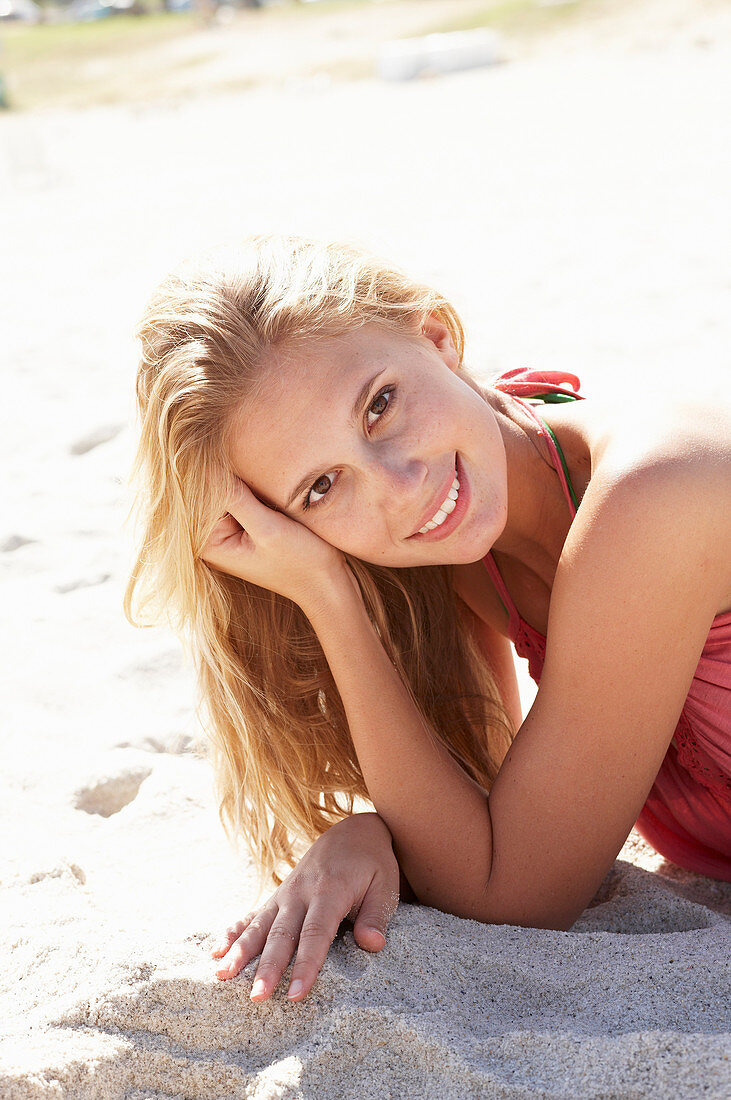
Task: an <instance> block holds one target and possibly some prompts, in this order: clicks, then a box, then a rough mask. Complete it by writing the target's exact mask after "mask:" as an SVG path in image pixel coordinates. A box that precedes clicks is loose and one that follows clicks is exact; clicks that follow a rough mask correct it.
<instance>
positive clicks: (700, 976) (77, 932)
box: [0, 0, 731, 1100]
mask: <svg viewBox="0 0 731 1100" xmlns="http://www.w3.org/2000/svg"><path fill="white" fill-rule="evenodd" d="M661 9H662V11H664V12H665V15H662V14H658V12H661ZM642 10H643V12H644V13H645V18H644V19H638V20H637V21H635V22H631V21H630V22H627V21H626V20H625V21H624V22H620V23H618V24H617V26H616V27H615V26H614V25H613V24H607V27H606V33H602V34H601V35H597V34H595V33H594V32H591V33H590V32H589V31H587V32H585V33H584V32H582V33H579V32H575V33H573V32H572V33H571V34H568V33H567V34H566V35H565V36H563V37H559V38H557V39H556V40H555V41H554V42H553V44H552V45H551V48H550V50H549V49H541V48H539V47H536V48H535V49H534V50H533V51H532V52H529V53H528V54H526V55H525V56H522V55H521V56H520V57H519V58H517V59H515V60H514V61H512V62H510V63H509V64H506V65H504V66H501V67H499V68H497V69H492V70H485V71H475V72H471V73H465V74H461V75H458V76H453V77H449V78H444V79H440V80H432V81H426V82H422V83H418V84H413V85H403V86H398V87H391V86H385V85H381V84H378V83H375V82H373V83H367V82H364V83H362V84H354V85H350V86H335V85H334V86H332V87H330V88H328V87H325V86H322V85H321V84H318V83H317V82H314V83H311V84H305V85H301V86H296V87H293V88H279V89H277V88H270V89H261V90H259V91H256V92H251V93H248V94H245V95H237V96H235V97H228V98H225V97H221V98H217V99H213V98H210V99H201V100H198V101H192V102H190V103H184V104H181V105H180V106H179V107H177V108H165V109H163V108H149V109H147V110H143V111H140V110H134V111H133V110H126V109H121V108H119V109H113V110H112V109H109V110H96V111H92V112H88V113H85V114H71V113H68V114H58V115H36V116H33V115H30V116H25V117H20V116H17V117H3V118H0V156H1V157H2V160H1V161H0V219H1V221H0V240H1V241H2V251H3V267H4V271H5V273H6V280H4V283H5V284H7V285H4V286H3V294H2V301H1V302H0V324H1V325H2V328H1V330H0V340H1V341H2V343H1V347H2V358H3V363H4V369H3V412H4V415H5V416H6V417H7V420H6V422H5V423H4V424H3V433H2V439H1V440H0V447H1V448H2V460H3V469H4V470H5V472H6V476H5V478H4V479H3V480H4V482H5V485H4V488H3V508H2V512H1V513H0V564H1V566H2V574H1V577H0V584H1V585H2V588H1V590H0V600H1V601H2V607H3V620H4V630H3V634H2V641H1V643H0V644H1V645H2V653H1V654H0V656H1V657H2V660H1V661H0V676H1V677H2V680H1V682H0V692H1V693H2V694H1V696H0V697H1V698H2V701H3V709H2V727H1V728H2V737H1V741H0V769H1V774H2V777H3V778H2V798H1V799H0V830H1V835H2V837H3V843H2V849H1V851H0V884H1V892H0V906H1V908H0V943H1V944H2V963H3V965H2V968H1V969H0V990H1V991H2V994H1V995H2V1007H1V1011H0V1021H1V1022H0V1032H5V1033H7V1034H6V1035H5V1037H4V1041H3V1043H2V1053H1V1054H0V1095H1V1096H2V1097H3V1100H5V1098H6V1097H7V1098H8V1100H15V1098H23V1100H25V1098H32V1097H44V1098H45V1097H74V1098H76V1097H79V1098H83V1100H86V1098H92V1097H99V1098H103V1100H111V1098H122V1097H124V1098H125V1100H152V1098H163V1097H165V1098H172V1097H186V1098H204V1097H206V1098H208V1097H211V1098H213V1097H215V1098H222V1097H234V1096H235V1097H243V1096H250V1097H256V1098H264V1097H275V1096H276V1097H318V1098H322V1100H336V1098H341V1097H342V1098H353V1100H356V1098H357V1100H367V1098H371V1097H378V1098H380V1097H394V1098H399V1100H401V1098H409V1100H411V1098H413V1100H417V1098H419V1100H421V1098H425V1097H429V1098H434V1100H452V1098H454V1100H462V1098H465V1097H511V1098H512V1097H516V1098H517V1097H557V1098H558V1097H562V1098H563V1097H577V1098H582V1100H583V1098H588V1097H597V1098H598V1097H602V1098H607V1097H678V1098H685V1097H695V1096H701V1095H702V1096H704V1097H710V1098H719V1100H720V1098H721V1097H723V1098H725V1097H727V1096H728V1095H730V1094H731V1071H730V1069H729V1057H728V1056H729V1041H728V1028H729V1011H728V1004H729V996H728V994H729V989H730V983H729V973H728V954H729V943H730V937H729V923H728V915H729V911H730V910H731V891H730V890H729V888H728V887H725V886H721V885H719V884H715V883H712V882H711V881H710V880H707V879H703V878H700V877H698V876H693V875H689V874H686V873H684V872H680V871H678V870H677V869H675V868H672V867H671V866H670V865H668V864H666V863H664V862H663V861H662V860H660V859H659V858H658V857H656V856H655V855H653V854H652V853H650V852H649V850H648V849H646V848H645V847H644V846H643V845H642V844H641V843H639V842H638V841H637V839H636V838H634V839H633V838H631V840H630V843H629V844H628V846H627V847H626V848H625V851H624V853H623V858H622V860H620V861H619V862H618V863H617V864H616V865H615V869H614V870H613V871H612V872H611V874H610V875H609V877H608V879H607V881H606V882H605V884H604V886H603V888H602V891H601V892H600V894H599V896H598V898H597V899H596V901H595V903H594V905H593V906H592V907H590V908H589V909H588V910H587V912H586V913H585V914H584V916H583V917H582V919H581V921H580V922H579V923H578V924H577V925H576V926H575V928H574V929H573V930H572V931H571V932H570V933H557V932H546V931H528V930H523V929H515V928H499V927H498V928H492V927H483V926H480V925H478V924H474V923H472V922H468V921H462V920H458V919H456V918H453V917H449V916H446V915H444V914H440V913H437V912H435V911H433V910H428V909H424V908H421V907H411V906H402V907H401V908H400V909H399V911H398V913H397V915H396V917H395V918H394V920H393V922H392V925H391V927H390V930H389V935H388V941H387V945H386V948H385V949H384V951H383V952H381V953H380V954H377V955H369V954H367V953H365V952H363V951H361V950H360V949H359V948H358V947H356V946H355V945H354V943H353V940H352V935H351V934H350V933H346V935H345V936H344V938H343V939H342V940H338V941H336V943H335V945H334V946H333V948H332V950H331V953H330V956H329V958H328V960H327V963H326V965H325V968H324V970H323V972H322V975H321V977H320V979H319V981H318V983H317V985H316V987H315V990H314V992H313V994H312V995H311V997H310V998H309V999H308V1000H307V1001H305V1002H304V1003H303V1004H301V1005H289V1004H286V1003H285V1002H284V999H283V993H282V992H279V993H278V994H277V995H276V997H275V998H274V1000H273V1001H272V1002H271V1003H267V1004H264V1005H260V1006H254V1005H252V1004H251V1003H250V1001H249V999H248V992H249V989H250V977H251V975H252V973H253V971H252V970H251V968H249V970H248V971H247V973H246V974H245V975H242V976H241V977H239V978H238V979H236V980H235V981H233V982H230V983H219V982H218V981H217V980H216V978H215V977H214V964H213V963H212V961H211V960H210V957H209V951H210V947H211V946H212V943H213V942H214V939H215V935H216V933H217V932H219V931H220V930H221V929H222V928H224V927H225V926H226V925H227V924H229V923H231V922H233V921H234V920H236V919H238V918H239V917H241V916H242V915H243V914H244V913H245V912H246V910H247V909H248V908H249V907H250V903H251V901H252V900H253V897H254V892H255V885H254V876H253V872H252V869H251V867H249V866H248V865H247V864H246V862H245V860H243V859H241V860H237V859H236V858H235V857H234V856H233V855H232V854H231V853H230V851H229V850H228V848H227V846H226V843H225V840H224V837H223V833H222V831H221V829H220V827H219V825H218V822H217V818H216V812H215V806H214V805H213V801H212V796H211V782H210V773H209V769H208V766H207V764H206V763H205V762H204V761H203V760H202V759H200V758H199V757H198V756H197V755H196V754H195V753H194V752H193V751H192V749H193V745H194V742H195V739H196V737H197V727H196V722H195V717H194V713H193V689H192V684H191V675H190V670H189V669H186V668H185V667H184V666H183V663H182V661H181V657H180V650H179V647H178V645H177V643H176V641H175V640H174V639H173V638H172V637H171V636H170V635H169V634H167V633H166V632H165V631H163V630H160V631H156V632H150V633H142V632H137V631H134V630H133V629H132V628H131V627H129V626H127V624H126V623H125V622H124V621H123V619H122V617H121V610H120V602H121V593H122V588H123V584H124V578H125V571H126V567H127V562H128V558H129V545H128V537H127V536H126V535H125V534H124V533H123V531H122V527H121V525H122V520H123V516H124V511H125V503H126V497H125V490H124V486H123V483H122V482H123V479H124V477H125V475H126V472H127V469H128V466H129V459H130V455H131V450H132V446H133V430H132V428H131V426H130V424H131V413H132V401H131V389H132V372H133V363H134V347H133V343H132V340H131V336H130V331H131V327H132V323H133V321H134V319H135V317H136V316H137V314H138V313H139V310H140V306H141V303H142V301H143V300H144V297H145V296H146V294H147V293H148V291H149V289H150V288H151V286H152V285H153V283H154V282H155V280H156V279H157V277H158V276H159V275H160V274H162V272H163V271H164V270H165V269H166V268H167V266H169V264H170V263H172V262H173V261H174V260H175V259H176V258H177V257H178V256H181V255H184V254H187V253H189V252H191V251H194V250H195V249H197V248H198V247H200V246H204V245H208V244H210V243H211V242H213V241H216V240H221V239H224V238H226V237H234V236H236V235H237V234H240V233H244V232H252V231H258V230H267V229H289V230H292V231H297V232H313V233H318V234H321V235H327V236H331V235H346V236H350V237H354V238H357V239H360V240H362V241H364V242H366V243H368V244H370V245H371V246H373V247H375V248H377V249H379V250H381V251H383V252H385V253H387V254H389V255H391V256H393V257H394V258H395V259H397V260H398V261H400V262H401V263H403V264H404V266H409V267H410V268H411V269H412V270H416V271H419V272H420V273H422V274H423V275H424V276H425V277H427V278H430V279H432V280H433V281H436V282H438V283H439V284H440V285H442V286H443V287H444V288H445V289H446V290H447V291H448V292H449V293H450V294H452V295H453V297H455V298H456V300H457V302H458V304H459V305H460V306H461V308H462V310H463V312H464V315H465V318H466V321H467V325H468V331H469V334H470V357H471V360H472V362H473V363H474V364H476V365H477V366H478V367H479V368H480V369H483V370H493V369H508V368H509V367H512V366H516V365H522V364H533V365H536V366H543V367H551V366H556V365H564V366H566V367H568V368H570V369H573V370H575V371H578V373H579V374H580V375H581V376H582V379H583V380H584V384H585V389H586V390H587V392H590V393H596V394H600V393H601V392H603V391H605V390H606V389H608V388H610V387H611V386H612V385H617V384H619V385H623V386H625V387H628V386H629V385H633V386H635V385H641V386H642V387H648V386H649V387H657V386H669V387H671V388H674V389H675V390H676V391H677V390H683V389H686V390H687V391H688V393H689V394H690V393H692V392H693V391H694V389H695V388H696V387H697V386H698V385H699V384H701V383H702V381H703V379H704V378H705V377H708V378H709V379H710V380H711V381H712V382H713V384H714V385H715V386H716V387H721V386H722V385H723V384H724V383H726V384H727V383H728V379H729V352H728V348H729V346H730V341H729V337H730V336H731V311H730V310H729V308H728V304H729V303H728V299H729V294H728V291H729V276H728V255H729V247H728V246H729V232H728V231H729V215H728V195H729V194H731V142H729V136H730V135H729V112H728V106H727V105H728V102H729V93H731V33H730V31H729V28H730V23H731V21H730V20H729V15H728V11H729V9H728V7H727V6H726V7H724V6H723V5H721V4H718V3H710V2H698V3H695V4H693V3H690V2H689V3H681V2H679V0H678V2H676V0H674V2H673V3H670V4H668V5H665V7H664V8H663V6H662V5H660V6H658V5H657V4H654V3H653V4H646V5H643V6H642ZM8 273H10V278H9V279H8V278H7V274H8ZM524 688H525V694H526V697H529V694H530V690H529V688H528V687H527V686H526V685H525V683H524Z"/></svg>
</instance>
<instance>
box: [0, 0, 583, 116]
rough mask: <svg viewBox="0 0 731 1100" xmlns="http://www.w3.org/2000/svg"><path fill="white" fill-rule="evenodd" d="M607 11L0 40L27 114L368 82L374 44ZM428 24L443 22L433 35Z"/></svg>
mask: <svg viewBox="0 0 731 1100" xmlns="http://www.w3.org/2000/svg"><path fill="white" fill-rule="evenodd" d="M151 2H152V0H151ZM601 2H602V0H574V2H573V3H568V4H560V5H558V6H556V5H554V4H550V5H548V6H547V5H546V4H545V2H544V3H542V2H541V0H484V2H482V3H480V2H479V0H461V2H460V3H457V2H456V0H452V2H451V3H441V4H439V3H437V4H434V5H433V6H432V4H431V3H426V2H425V0H391V2H389V3H381V4H374V3H372V2H369V0H360V2H357V0H324V2H322V3H318V4H298V3H294V2H292V3H290V4H283V5H278V6H275V7H271V8H262V9H258V10H251V9H248V10H239V11H237V12H235V13H234V14H232V15H231V18H230V22H227V23H226V24H225V25H217V24H215V23H214V24H212V25H205V24H204V22H203V21H202V19H201V17H200V15H198V14H197V13H194V12H186V13H172V12H156V13H155V14H150V15H144V16H138V15H117V16H111V17H108V18H106V19H100V20H98V21H96V22H91V23H73V24H72V23H64V24H57V25H41V26H37V27H27V26H13V25H7V24H6V25H5V26H3V27H2V29H1V30H0V45H1V46H2V49H1V50H0V76H2V77H3V78H4V84H5V86H6V96H7V100H8V105H9V106H10V107H12V108H14V109H16V110H17V109H20V110H23V109H34V108H39V107H41V108H46V107H63V108H68V107H71V108H75V107H89V106H97V105H100V104H109V103H147V102H155V101H157V102H159V101H160V100H167V101H169V100H171V99H177V100H179V99H180V98H182V97H187V96H190V95H197V94H201V93H206V92H209V91H220V92H223V91H227V90H241V89H244V88H249V87H252V86H253V85H255V84H257V83H261V82H262V81H263V80H267V82H270V81H275V82H276V81H278V80H286V79H289V78H293V77H294V78H307V77H309V76H311V75H312V74H314V73H324V74H327V75H328V76H329V77H330V78H331V79H333V80H357V79H362V78H364V77H368V76H372V75H373V74H374V73H375V57H376V51H375V49H374V43H376V42H377V41H378V40H381V41H387V40H388V39H390V38H393V37H394V35H396V34H400V35H403V36H404V37H409V38H411V37H414V36H418V35H421V34H428V33H434V32H447V31H458V30H469V29H473V28H477V27H496V28H499V29H501V30H504V31H505V32H506V33H508V34H511V35H512V36H514V37H519V36H522V35H529V34H532V33H533V32H540V31H542V30H549V29H551V28H553V27H555V26H557V25H558V24H560V23H563V22H565V21H566V20H567V19H571V18H574V17H575V16H576V15H577V13H582V14H583V13H584V11H586V10H588V9H592V10H595V8H596V6H599V5H600V4H601ZM428 17H431V19H432V22H431V23H427V24H426V25H425V20H427V19H428ZM314 27H316V28H317V30H316V32H315V35H314V36H313V28H314ZM396 27H397V28H398V29H396ZM300 28H302V37H301V39H300ZM305 28H306V32H305ZM405 28H406V29H405ZM366 29H367V33H366V34H365V35H364V30H366ZM315 36H319V39H320V42H326V43H328V44H329V45H328V49H327V52H326V54H323V52H322V51H321V50H318V52H317V55H316V57H309V56H308V50H307V43H308V42H309V41H313V40H314V37H315ZM361 40H363V47H362V49H359V50H355V51H354V50H353V49H352V43H353V41H358V42H360V41H361ZM273 43H274V44H275V45H276V51H275V53H276V55H277V57H278V61H279V68H277V69H276V70H271V71H267V72H266V73H264V72H263V70H262V68H261V66H259V67H257V58H258V56H259V54H262V55H264V56H267V55H269V54H271V53H272V44H273ZM341 43H345V44H346V46H347V48H345V49H344V48H343V46H342V45H341ZM348 43H349V44H350V45H347V44H348Z"/></svg>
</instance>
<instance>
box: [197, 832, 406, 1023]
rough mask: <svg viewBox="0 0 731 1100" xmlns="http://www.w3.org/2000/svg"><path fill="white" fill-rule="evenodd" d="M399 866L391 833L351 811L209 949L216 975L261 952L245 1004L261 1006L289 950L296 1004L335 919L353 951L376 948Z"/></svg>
mask: <svg viewBox="0 0 731 1100" xmlns="http://www.w3.org/2000/svg"><path fill="white" fill-rule="evenodd" d="M398 898H399V865H398V862H397V860H396V857H395V855H394V853H393V847H392V844H391V834H390V832H389V831H388V828H387V827H386V824H385V822H384V821H383V820H382V819H381V818H380V817H379V816H378V814H375V813H364V814H353V815H352V816H351V817H346V818H344V820H343V821H339V822H338V823H337V824H335V825H333V826H331V828H329V829H328V830H327V832H326V833H323V835H322V836H321V837H319V838H318V839H317V840H316V841H315V843H314V844H313V845H312V847H311V848H310V849H309V851H308V852H306V853H305V855H304V856H303V858H302V859H301V860H300V862H299V863H298V864H297V866H296V867H295V868H294V870H293V871H292V872H291V874H290V875H289V876H288V877H287V878H286V879H285V880H284V882H283V883H282V885H281V886H280V887H279V889H278V890H276V891H275V893H274V894H272V896H271V897H270V898H269V900H268V901H267V902H266V903H265V904H264V905H263V906H262V907H261V908H258V909H255V910H254V911H253V912H251V913H250V914H249V915H248V916H247V917H245V918H244V920H242V921H239V922H238V924H235V925H233V926H232V927H231V928H229V929H228V931H227V933H226V937H225V943H223V944H222V945H220V946H219V947H217V948H215V949H214V950H213V952H212V955H213V957H214V958H216V959H221V958H223V957H224V956H225V960H224V963H222V965H221V966H220V968H219V969H218V970H217V972H216V973H217V975H218V977H219V978H222V979H227V978H233V977H235V976H236V974H238V972H239V971H240V970H241V969H242V967H244V966H246V964H247V963H248V962H249V961H250V960H251V959H253V958H254V956H255V955H258V954H259V953H261V959H260V961H259V965H258V967H257V971H256V979H255V981H254V987H253V989H252V991H251V999H252V1000H253V1001H257V1002H259V1001H265V1000H266V999H267V997H270V996H271V994H272V993H273V992H274V990H275V989H276V987H277V984H278V982H279V979H280V978H281V977H282V974H283V973H284V971H285V969H286V968H287V966H288V965H289V962H290V959H291V958H292V955H293V954H294V951H295V948H296V949H297V958H296V960H295V963H294V967H293V969H292V980H291V984H290V986H289V992H288V993H287V996H288V998H289V999H290V1000H292V1001H301V1000H303V999H304V998H305V997H306V996H307V994H308V993H309V991H310V989H311V988H312V986H313V985H314V982H315V979H316V978H317V975H318V973H319V971H320V968H321V966H322V964H323V962H324V961H325V957H326V955H327V953H328V951H329V949H330V945H331V943H332V941H333V940H334V939H335V936H336V934H337V931H338V927H339V925H340V922H341V921H342V920H345V919H349V920H354V922H355V923H354V927H353V934H354V936H355V940H356V943H357V944H358V946H359V947H363V948H365V950H366V951H380V950H381V949H382V948H383V947H384V946H385V943H386V926H387V925H388V921H389V919H390V918H391V916H392V914H393V913H394V911H395V909H396V906H397V905H398Z"/></svg>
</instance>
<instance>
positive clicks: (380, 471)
mask: <svg viewBox="0 0 731 1100" xmlns="http://www.w3.org/2000/svg"><path fill="white" fill-rule="evenodd" d="M427 476H428V469H427V466H426V463H425V462H423V461H422V460H421V459H418V458H405V457H403V456H401V457H394V458H391V459H384V458H381V460H380V461H379V462H378V463H374V468H373V470H372V477H373V481H374V487H375V488H376V490H377V492H379V494H383V496H384V497H387V498H388V499H393V498H394V497H398V498H399V499H400V500H402V499H403V497H404V496H407V497H410V496H413V497H414V498H415V499H417V498H418V497H419V494H420V493H423V486H424V482H425V481H426V480H427Z"/></svg>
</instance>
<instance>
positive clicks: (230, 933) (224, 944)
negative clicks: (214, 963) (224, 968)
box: [211, 912, 254, 959]
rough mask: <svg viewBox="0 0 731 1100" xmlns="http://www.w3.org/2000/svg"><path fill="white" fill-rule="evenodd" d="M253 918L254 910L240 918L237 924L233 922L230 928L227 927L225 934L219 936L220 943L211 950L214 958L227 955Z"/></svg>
mask: <svg viewBox="0 0 731 1100" xmlns="http://www.w3.org/2000/svg"><path fill="white" fill-rule="evenodd" d="M253 919H254V912H251V913H247V915H246V916H245V917H244V919H243V920H239V921H237V922H236V924H232V925H231V927H230V928H227V929H226V931H225V932H224V934H223V935H222V936H219V937H218V943H217V944H216V946H215V947H214V948H213V950H212V951H211V955H212V957H213V958H214V959H220V958H221V956H222V955H225V954H226V952H227V951H228V950H229V949H230V947H231V944H232V943H233V942H234V941H235V940H237V939H238V938H239V936H240V935H241V933H242V932H243V931H244V930H245V929H246V928H248V926H249V924H250V923H251V921H252V920H253Z"/></svg>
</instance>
